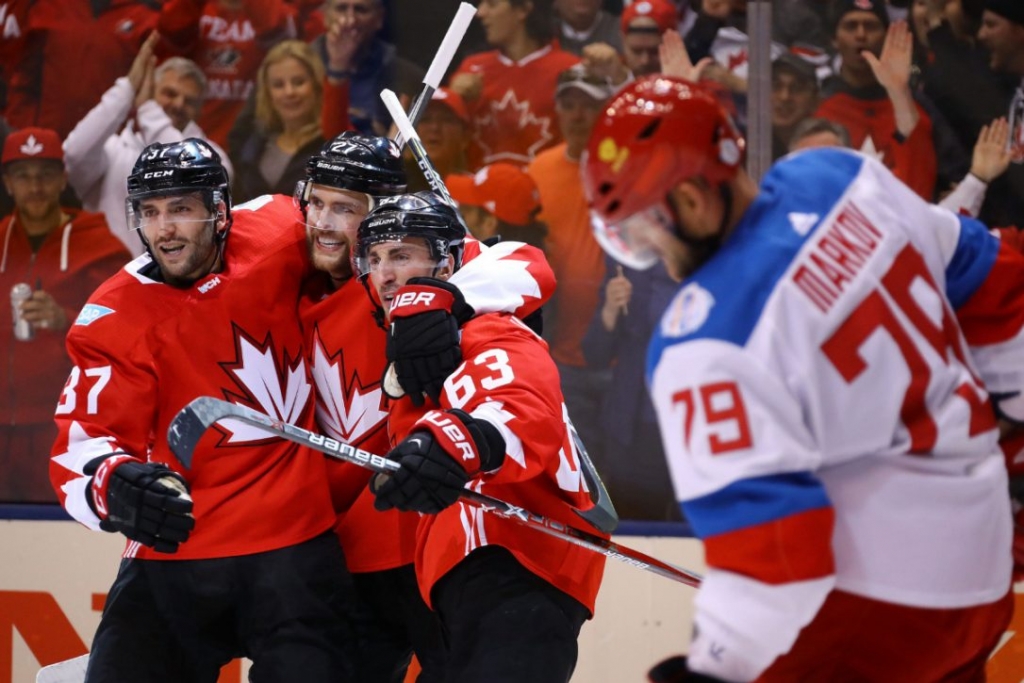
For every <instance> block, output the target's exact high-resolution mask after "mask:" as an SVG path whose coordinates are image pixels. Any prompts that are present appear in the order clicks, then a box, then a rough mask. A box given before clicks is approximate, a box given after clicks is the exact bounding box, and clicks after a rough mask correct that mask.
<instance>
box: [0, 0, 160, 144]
mask: <svg viewBox="0 0 1024 683" xmlns="http://www.w3.org/2000/svg"><path fill="white" fill-rule="evenodd" d="M19 5H20V3H13V5H10V6H9V7H8V11H9V12H13V14H12V15H11V16H12V17H14V18H15V23H14V24H13V25H11V26H10V28H11V29H12V30H14V29H15V28H17V30H18V31H19V32H20V39H18V38H15V39H14V41H13V43H12V44H11V45H10V48H11V50H10V54H9V55H7V56H8V57H9V58H10V61H9V63H8V65H7V66H8V67H9V68H5V71H6V72H7V73H8V75H9V76H8V77H9V79H10V80H9V81H8V92H7V109H6V111H5V115H6V117H7V121H8V122H9V123H10V124H11V126H12V127H13V128H24V127H26V126H40V127H44V128H50V129H52V130H55V131H56V132H57V134H58V135H59V136H60V137H61V138H63V137H64V136H66V135H67V134H68V133H69V132H70V131H71V129H72V128H74V127H75V124H76V123H78V122H79V121H80V120H81V119H82V117H83V116H85V114H86V113H87V112H88V111H89V110H90V109H91V108H92V107H93V105H95V104H96V102H98V101H99V99H100V95H102V94H103V91H104V90H106V89H107V88H109V87H110V84H111V83H113V82H114V80H115V79H117V78H118V77H119V76H122V75H123V74H124V73H125V72H127V71H128V67H129V66H131V64H132V60H133V59H134V58H135V55H136V53H138V51H139V46H141V45H142V42H143V39H144V38H145V36H146V35H148V34H149V32H150V31H151V30H152V29H153V26H154V25H155V24H156V21H157V11H158V3H157V2H155V1H154V0H145V1H141V2H140V1H138V0H109V2H105V3H99V2H88V1H87V0H36V1H35V2H32V3H29V5H30V7H29V8H28V9H27V10H26V8H25V6H24V5H21V6H20V7H19ZM19 9H20V10H21V12H20V15H21V16H20V17H19V16H18V15H19V12H18V10H19ZM19 19H20V23H19ZM4 28H5V30H6V29H7V28H8V25H7V24H5V26H4ZM19 40H20V42H19ZM5 52H7V51H6V50H5ZM76 67H79V68H76ZM85 67H87V68H85Z"/></svg>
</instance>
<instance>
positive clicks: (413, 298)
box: [384, 277, 474, 406]
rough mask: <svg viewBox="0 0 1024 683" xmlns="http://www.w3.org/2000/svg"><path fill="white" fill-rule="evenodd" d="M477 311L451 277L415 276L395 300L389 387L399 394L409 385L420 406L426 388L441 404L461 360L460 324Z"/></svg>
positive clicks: (389, 348) (407, 390) (386, 386)
mask: <svg viewBox="0 0 1024 683" xmlns="http://www.w3.org/2000/svg"><path fill="white" fill-rule="evenodd" d="M473 314H474V311H473V307H472V306H470V305H469V304H467V303H466V300H465V298H464V297H463V296H462V292H460V291H459V288H458V287H456V286H455V285H453V284H451V283H450V282H445V281H444V280H438V279H436V278H431V277H414V278H410V279H409V281H408V282H407V283H406V284H405V286H403V287H402V288H401V289H399V290H398V292H397V293H396V294H395V298H394V299H393V300H392V303H391V311H390V314H389V315H390V320H391V324H390V326H389V327H388V342H387V348H386V352H387V357H388V371H386V372H385V381H384V390H385V392H387V393H388V395H389V396H391V398H399V397H400V396H401V395H402V393H401V392H402V391H404V392H405V393H406V394H408V396H409V398H410V399H411V400H412V402H413V405H416V406H421V405H423V395H424V394H426V395H427V396H428V397H429V398H430V399H431V400H433V401H434V402H435V403H438V404H439V403H440V397H441V389H442V388H443V387H444V382H445V380H446V379H448V376H449V375H451V374H452V373H453V372H454V371H455V369H456V368H458V367H459V364H461V363H462V349H461V348H460V347H459V340H460V337H459V327H460V326H461V325H462V324H463V323H465V322H466V321H467V320H469V319H470V318H472V317H473ZM392 368H393V369H392ZM389 374H390V375H391V378H390V379H389V377H388V375H389ZM394 380H397V382H398V384H399V386H400V389H399V388H398V387H395V386H394Z"/></svg>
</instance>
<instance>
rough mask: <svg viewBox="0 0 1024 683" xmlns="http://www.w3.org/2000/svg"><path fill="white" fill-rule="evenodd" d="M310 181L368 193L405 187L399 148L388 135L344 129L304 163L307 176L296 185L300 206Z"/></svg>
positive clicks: (399, 190)
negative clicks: (380, 135) (364, 133)
mask: <svg viewBox="0 0 1024 683" xmlns="http://www.w3.org/2000/svg"><path fill="white" fill-rule="evenodd" d="M312 184H317V185H326V186H327V187H333V188H336V189H339V190H349V191H351V192H362V193H364V194H368V195H371V196H392V195H396V194H401V193H402V192H405V190H406V186H407V183H406V178H405V168H404V166H403V165H402V150H401V149H399V147H398V145H396V144H395V142H394V140H392V139H391V138H385V137H379V136H376V135H363V134H361V133H354V132H352V131H345V132H344V133H342V134H341V135H339V136H338V137H336V138H334V139H333V140H331V141H329V142H326V143H324V146H323V147H322V148H321V149H320V151H319V152H318V153H316V154H314V155H313V156H311V157H310V158H309V161H307V162H306V179H305V180H300V181H299V183H298V184H297V185H296V187H295V198H296V200H297V201H298V204H299V208H301V209H305V207H306V204H307V203H308V201H309V192H310V189H311V185H312Z"/></svg>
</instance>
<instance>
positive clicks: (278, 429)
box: [167, 396, 700, 586]
mask: <svg viewBox="0 0 1024 683" xmlns="http://www.w3.org/2000/svg"><path fill="white" fill-rule="evenodd" d="M226 418H231V419H235V420H241V421H242V422H247V423H249V424H251V425H255V426H256V427H259V428H261V429H263V430H264V431H266V432H267V433H268V434H273V435H275V436H278V437H281V438H283V439H288V440H289V441H293V442H295V443H297V444H300V445H302V446H306V447H308V448H311V449H313V450H315V451H318V452H320V453H323V454H324V455H327V456H329V457H331V458H335V459H337V460H344V461H345V462H349V463H352V464H355V465H359V466H361V467H366V468H367V469H371V470H373V471H374V472H380V473H384V474H388V473H391V472H394V471H395V470H397V469H398V468H399V464H398V463H397V462H395V461H394V460H388V459H387V458H385V457H383V456H380V455H377V454H375V453H369V452H367V451H364V450H363V449H361V448H356V447H355V446H352V445H350V444H347V443H342V442H340V441H337V440H335V439H332V438H330V437H327V436H323V435H322V434H316V433H314V432H311V431H309V430H306V429H303V428H302V427H298V426H296V425H293V424H289V423H287V422H282V421H280V420H275V419H274V418H272V417H270V416H269V415H265V414H263V413H261V412H259V411H256V410H253V409H252V408H248V407H246V406H241V405H237V404H235V403H229V402H228V401H222V400H220V399H216V398H212V397H208V396H204V397H201V398H197V399H195V400H193V401H192V402H191V403H189V404H188V405H187V406H186V407H185V408H184V409H182V411H181V412H180V413H178V415H176V416H175V417H174V419H173V420H172V421H171V425H170V427H169V428H168V430H167V441H168V444H169V445H170V447H171V451H172V452H173V453H174V454H175V456H177V457H178V458H179V460H181V459H182V456H183V455H184V454H185V453H188V458H189V462H191V453H192V452H193V451H194V450H195V446H196V444H197V443H198V442H199V438H200V437H201V436H202V435H201V434H200V435H199V436H198V437H197V436H196V435H195V429H196V426H197V425H199V426H202V425H206V427H209V426H210V425H212V424H213V423H214V422H216V421H218V420H223V419H226ZM179 421H180V422H181V423H182V424H179ZM182 464H185V463H184V460H182ZM461 498H462V500H463V501H465V502H467V503H471V504H473V505H476V506H477V507H479V508H481V509H483V510H485V511H487V512H490V513H492V514H495V515H498V516H500V517H504V518H506V519H511V520H513V521H515V522H517V523H519V524H522V525H524V526H528V527H530V528H532V529H536V530H538V531H540V532H542V533H546V534H548V535H549V536H554V537H556V538H559V539H561V540H563V541H567V542H569V543H572V544H573V545H576V546H579V547H581V548H585V549H586V550H590V551H592V552H596V553H600V554H602V555H604V556H605V557H610V558H612V559H615V560H619V561H621V562H625V563H626V564H629V565H631V566H633V567H636V568H638V569H644V570H646V571H649V572H653V573H655V574H658V575H659V576H664V577H665V578H667V579H672V580H673V581H677V582H679V583H682V584H685V585H687V586H699V585H700V575H699V574H695V573H694V572H691V571H689V570H686V569H682V568H681V567H676V566H675V565H672V564H669V563H668V562H662V561H661V560H658V559H655V558H653V557H650V556H648V555H645V554H644V553H641V552H640V551H637V550H633V549H631V548H627V547H625V546H620V545H618V544H617V543H613V542H612V541H610V540H608V539H605V538H601V537H600V536H595V535H594V534H590V533H587V532H585V531H581V530H579V529H577V528H575V527H571V526H568V525H565V524H562V523H561V522H557V521H555V520H553V519H549V518H547V517H542V516H540V515H537V514H535V513H533V512H530V511H529V510H525V509H523V508H521V507H519V506H518V505H512V504H511V503H506V502H505V501H503V500H498V499H497V498H492V497H491V496H488V495H485V494H482V493H478V492H477V491H473V490H471V489H465V490H463V491H462V493H461Z"/></svg>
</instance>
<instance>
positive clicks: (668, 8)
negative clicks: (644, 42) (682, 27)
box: [622, 0, 679, 33]
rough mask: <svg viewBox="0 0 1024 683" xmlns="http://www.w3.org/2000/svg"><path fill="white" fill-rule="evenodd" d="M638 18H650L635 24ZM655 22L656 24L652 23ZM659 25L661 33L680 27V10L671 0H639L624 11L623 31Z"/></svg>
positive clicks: (627, 31)
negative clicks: (637, 24) (677, 9)
mask: <svg viewBox="0 0 1024 683" xmlns="http://www.w3.org/2000/svg"><path fill="white" fill-rule="evenodd" d="M638 19H650V20H651V21H644V22H641V24H640V25H639V26H633V22H634V21H636V20H638ZM651 22H653V23H654V26H652V25H651ZM655 26H657V28H658V32H659V33H664V32H665V31H667V30H669V29H670V28H678V27H679V12H678V11H676V7H675V5H673V4H672V3H671V2H669V0H638V1H637V2H634V3H632V4H631V5H630V6H629V7H627V8H626V9H624V10H623V11H622V32H623V33H629V32H630V31H635V30H638V29H639V30H643V29H651V28H654V27H655Z"/></svg>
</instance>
